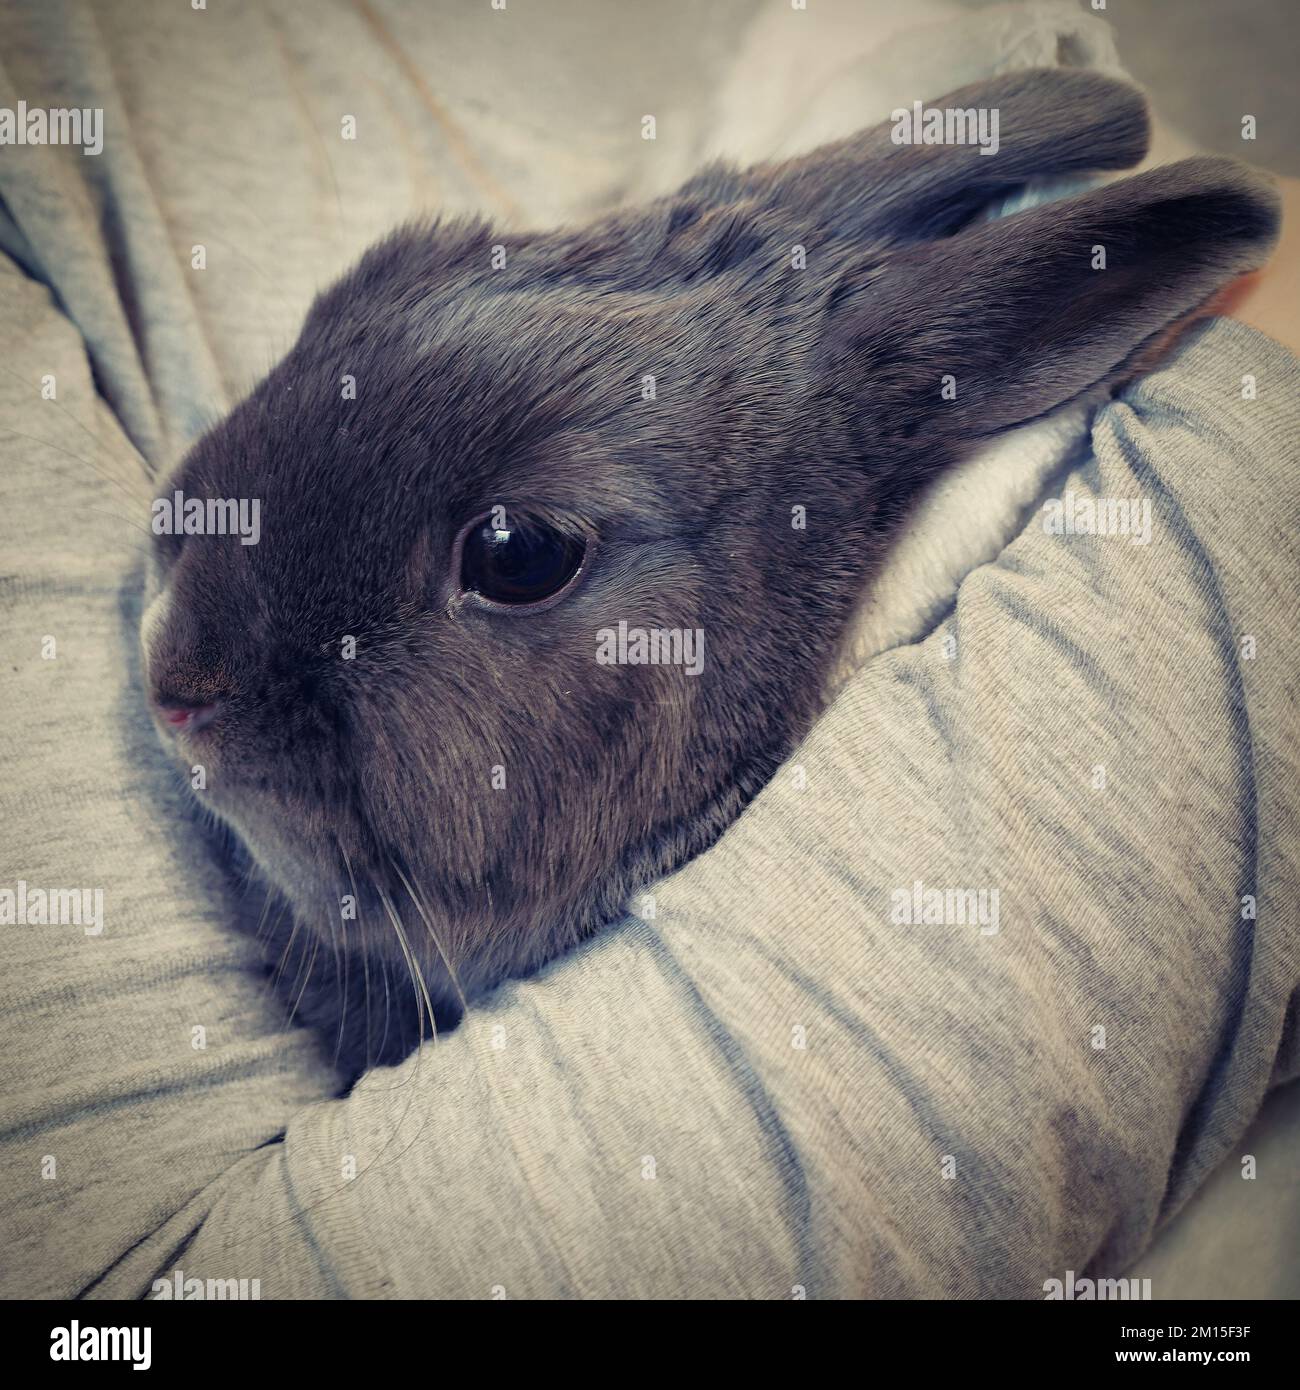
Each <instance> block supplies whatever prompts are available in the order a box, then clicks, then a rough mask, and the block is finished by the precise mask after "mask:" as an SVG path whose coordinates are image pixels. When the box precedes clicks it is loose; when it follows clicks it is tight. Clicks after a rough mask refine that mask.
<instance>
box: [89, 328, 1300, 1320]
mask: <svg viewBox="0 0 1300 1390" xmlns="http://www.w3.org/2000/svg"><path fill="white" fill-rule="evenodd" d="M1297 384H1298V372H1297V363H1296V361H1295V359H1294V358H1293V357H1291V355H1290V354H1289V353H1287V352H1286V351H1285V350H1284V349H1283V348H1281V347H1280V346H1279V345H1278V344H1277V343H1275V342H1273V341H1271V340H1269V339H1267V338H1265V337H1263V336H1262V335H1260V334H1258V333H1256V332H1254V331H1253V330H1250V329H1248V328H1245V327H1243V326H1241V325H1239V324H1237V323H1234V322H1231V321H1226V320H1212V321H1210V322H1209V323H1207V324H1205V325H1203V326H1202V327H1200V328H1198V329H1197V330H1196V331H1195V332H1194V333H1193V334H1192V335H1191V336H1190V337H1189V339H1188V340H1186V341H1185V343H1184V344H1183V346H1182V347H1181V349H1180V350H1179V351H1178V353H1177V354H1176V356H1175V358H1174V359H1173V360H1171V361H1170V362H1169V363H1168V364H1167V365H1166V366H1165V367H1164V368H1163V369H1162V370H1160V371H1158V372H1157V373H1155V374H1154V375H1152V376H1150V377H1148V378H1147V379H1145V380H1143V381H1141V382H1139V383H1138V384H1136V385H1135V386H1134V387H1132V388H1131V389H1130V390H1129V391H1128V392H1127V394H1126V395H1125V396H1124V398H1123V399H1121V400H1118V401H1116V402H1114V403H1113V404H1111V405H1110V406H1108V407H1107V408H1105V409H1103V410H1102V411H1101V412H1100V414H1099V416H1098V418H1097V420H1096V422H1095V427H1094V431H1093V454H1092V457H1090V458H1088V459H1087V460H1086V461H1085V462H1083V463H1081V464H1080V465H1079V466H1078V467H1077V468H1075V469H1074V470H1073V471H1071V472H1069V473H1068V475H1067V476H1064V477H1062V478H1061V479H1060V480H1059V484H1060V485H1059V489H1058V490H1057V493H1056V498H1057V499H1058V500H1059V502H1060V506H1059V508H1058V507H1056V506H1045V507H1044V508H1043V510H1041V511H1039V512H1036V513H1035V514H1034V515H1033V516H1032V517H1031V518H1030V521H1029V523H1028V525H1027V526H1026V528H1025V530H1024V532H1023V534H1022V535H1021V536H1020V537H1019V538H1018V539H1017V540H1016V541H1015V542H1014V544H1012V545H1011V546H1010V547H1009V548H1008V549H1007V550H1006V551H1005V552H1004V554H1003V555H1002V556H1001V557H1000V558H999V559H998V561H997V562H996V563H994V564H991V565H988V566H985V567H983V568H981V569H980V570H977V571H976V572H975V573H973V574H972V575H971V576H970V577H969V578H968V579H967V581H966V582H965V583H964V585H963V586H962V588H961V591H960V594H959V597H958V600H957V603H956V606H955V608H954V610H953V612H952V613H951V614H950V615H949V617H948V618H947V619H946V621H944V622H943V623H942V624H941V625H940V626H939V627H938V628H937V629H936V630H935V631H934V632H933V633H932V634H931V635H930V636H929V637H928V638H927V639H926V640H925V641H923V642H921V643H919V644H917V645H915V646H910V647H907V648H902V649H898V650H895V651H892V652H889V653H887V654H885V655H884V656H883V657H881V658H879V659H877V660H876V661H875V662H873V663H872V664H871V665H870V666H869V667H868V668H867V669H865V670H864V671H863V672H862V673H861V674H860V676H859V677H858V678H857V679H856V680H855V681H854V682H853V683H852V685H851V686H850V687H849V688H848V689H847V690H846V691H845V692H844V693H843V695H842V697H841V698H840V699H839V701H838V702H837V704H836V705H835V706H834V707H833V709H832V710H831V711H829V713H828V714H827V715H826V716H825V717H824V718H823V719H822V720H821V722H820V723H819V725H818V726H817V728H816V729H815V731H814V732H813V734H812V736H811V737H810V738H809V739H808V741H807V744H806V745H805V746H804V747H803V748H802V749H801V750H800V751H799V752H798V753H797V754H796V756H795V757H794V759H793V760H792V761H791V763H790V764H789V765H788V766H787V767H786V768H785V769H784V770H783V771H782V773H781V774H780V775H779V777H778V778H777V779H776V781H775V782H774V783H773V784H772V785H771V786H770V787H769V788H768V789H767V790H766V791H765V792H764V794H763V795H762V796H760V798H759V799H758V801H757V802H756V803H755V804H754V806H753V807H752V808H751V810H750V811H749V812H748V813H747V814H746V815H745V816H744V818H743V819H742V820H741V822H740V823H739V824H738V825H737V826H736V827H735V828H734V829H733V830H732V832H731V833H730V834H729V835H727V836H726V838H725V839H724V840H723V842H722V843H721V844H720V845H719V846H717V847H716V848H715V849H714V850H713V851H712V852H711V853H709V854H707V855H705V856H704V857H703V858H701V859H700V860H698V861H697V862H696V863H694V864H692V865H690V866H689V867H687V868H686V869H685V870H683V871H682V872H680V873H678V874H677V875H676V876H675V877H673V878H672V879H670V880H669V881H667V882H665V883H663V884H662V885H660V887H659V888H658V890H657V891H656V892H655V894H654V895H653V919H652V920H650V919H648V918H649V913H648V911H647V913H646V916H645V917H644V918H641V919H635V920H629V921H626V922H624V923H623V924H622V925H621V926H619V927H618V928H616V929H614V930H611V931H609V932H607V933H606V934H605V935H604V936H602V937H600V938H599V939H597V940H595V941H593V942H591V943H590V944H589V945H588V946H587V947H586V948H585V949H583V950H580V951H578V952H576V953H574V954H573V955H572V956H570V957H569V958H568V959H565V960H563V961H561V962H559V963H557V964H556V965H555V966H553V967H552V968H551V969H549V970H548V971H546V972H545V973H544V974H543V975H542V976H541V977H539V978H537V979H534V980H532V981H529V982H527V983H522V984H517V985H513V986H511V987H509V988H507V989H505V990H503V991H501V992H500V993H499V995H498V996H497V997H496V998H494V999H493V1000H491V1001H490V1002H489V1003H488V1004H486V1005H485V1006H484V1007H482V1008H480V1009H477V1010H476V1011H475V1012H474V1013H473V1014H472V1015H471V1017H470V1018H469V1019H468V1020H467V1022H466V1023H465V1025H464V1026H463V1027H462V1028H460V1029H459V1030H458V1031H457V1032H456V1033H454V1034H453V1035H451V1036H449V1037H447V1038H445V1039H443V1040H442V1041H440V1042H438V1043H437V1044H436V1046H432V1047H429V1048H427V1049H426V1050H425V1051H424V1053H423V1054H422V1055H420V1056H418V1057H415V1058H412V1059H411V1060H409V1061H408V1062H407V1063H405V1064H404V1065H403V1066H401V1067H398V1068H396V1069H392V1070H386V1071H379V1072H374V1073H371V1074H370V1075H369V1076H367V1077H366V1078H365V1079H364V1080H363V1081H362V1083H361V1084H360V1085H359V1086H358V1087H357V1089H356V1091H355V1092H354V1093H353V1094H352V1096H351V1097H350V1098H348V1099H346V1100H343V1101H337V1102H332V1103H329V1104H323V1105H317V1106H313V1107H311V1108H309V1109H307V1110H305V1111H303V1112H300V1113H299V1114H298V1115H296V1116H295V1117H294V1118H293V1119H292V1121H291V1122H290V1123H289V1125H288V1128H287V1131H286V1133H285V1135H284V1137H283V1138H282V1139H280V1140H278V1141H276V1142H275V1143H272V1144H270V1145H268V1146H266V1147H265V1148H263V1149H260V1150H258V1151H257V1152H256V1153H254V1154H251V1155H249V1156H248V1157H246V1158H245V1159H243V1160H242V1161H240V1162H239V1163H237V1164H235V1165H234V1166H233V1167H232V1168H231V1169H230V1170H229V1171H227V1172H225V1173H224V1174H223V1175H222V1176H221V1177H220V1178H219V1179H218V1180H217V1181H216V1182H215V1183H213V1184H212V1185H210V1187H209V1188H207V1189H205V1191H204V1192H202V1193H200V1194H199V1195H198V1196H196V1198H195V1199H194V1201H193V1202H192V1203H191V1204H190V1206H189V1207H188V1208H187V1209H186V1211H185V1212H184V1213H183V1214H182V1215H181V1216H180V1217H178V1218H176V1219H175V1220H174V1221H173V1222H172V1223H171V1225H170V1227H169V1228H168V1235H167V1238H166V1239H163V1238H162V1237H161V1235H160V1234H157V1233H155V1234H154V1235H151V1236H148V1237H146V1238H145V1239H144V1240H143V1241H142V1243H141V1246H140V1247H139V1248H138V1249H137V1250H136V1251H135V1252H133V1254H132V1255H131V1256H130V1257H128V1259H127V1260H125V1261H124V1262H123V1264H122V1265H121V1267H120V1268H119V1269H117V1270H115V1271H114V1272H113V1273H112V1275H110V1276H109V1277H108V1278H106V1280H105V1281H104V1285H103V1288H104V1290H105V1291H113V1292H118V1293H139V1292H141V1291H142V1290H144V1289H146V1288H147V1287H148V1283H149V1280H150V1279H152V1278H153V1277H155V1276H156V1275H158V1274H160V1273H167V1272H168V1271H169V1270H170V1269H171V1267H172V1263H173V1262H178V1263H179V1264H180V1265H183V1267H184V1272H185V1274H186V1275H187V1276H189V1275H194V1276H198V1277H211V1276H224V1277H243V1278H252V1277H258V1278H260V1279H261V1280H262V1284H261V1287H262V1291H263V1295H264V1296H268V1297H269V1296H287V1295H308V1294H329V1293H346V1294H351V1295H357V1296H374V1295H381V1294H394V1295H399V1296H450V1297H483V1298H488V1297H493V1296H497V1297H500V1296H505V1297H525V1296H530V1295H550V1296H560V1295H572V1296H623V1297H639V1296H676V1295H695V1296H728V1295H745V1296H758V1297H791V1296H795V1297H797V1296H799V1295H800V1294H801V1293H804V1294H806V1295H807V1296H809V1297H820V1296H837V1295H841V1296H842V1295H862V1294H867V1295H876V1296H907V1295H913V1296H917V1295H919V1296H977V1295H978V1296H985V1297H989V1296H992V1297H998V1296H1004V1297H1005V1296H1031V1297H1032V1296H1038V1297H1041V1296H1042V1290H1043V1287H1044V1284H1045V1282H1046V1281H1048V1280H1050V1279H1053V1278H1064V1277H1065V1276H1066V1271H1067V1270H1074V1271H1075V1272H1076V1273H1078V1274H1082V1273H1084V1272H1087V1273H1090V1274H1094V1275H1103V1276H1106V1275H1116V1274H1118V1273H1120V1272H1122V1270H1123V1269H1124V1268H1125V1267H1126V1266H1127V1265H1128V1264H1129V1262H1131V1261H1132V1260H1133V1258H1134V1257H1135V1256H1137V1255H1138V1254H1139V1253H1140V1252H1141V1251H1142V1250H1143V1249H1144V1248H1145V1246H1146V1245H1147V1244H1148V1242H1149V1241H1150V1239H1151V1236H1152V1234H1153V1232H1154V1231H1155V1230H1156V1229H1157V1227H1158V1226H1159V1225H1160V1223H1161V1222H1162V1221H1164V1220H1165V1219H1167V1218H1168V1217H1169V1216H1170V1215H1171V1214H1172V1213H1174V1212H1176V1211H1177V1210H1178V1209H1179V1208H1180V1206H1181V1205H1182V1204H1183V1203H1184V1202H1185V1201H1186V1199H1187V1197H1188V1196H1189V1195H1190V1193H1191V1192H1192V1191H1193V1190H1194V1189H1195V1188H1196V1187H1197V1185H1198V1184H1199V1183H1200V1182H1201V1181H1202V1180H1203V1178H1204V1177H1205V1175H1206V1174H1207V1173H1208V1171H1209V1170H1210V1169H1211V1167H1212V1166H1214V1165H1215V1164H1217V1163H1219V1162H1220V1161H1221V1160H1222V1159H1223V1158H1224V1157H1225V1155H1228V1154H1230V1153H1232V1152H1233V1146H1234V1145H1235V1144H1236V1143H1237V1141H1238V1139H1239V1138H1240V1136H1241V1134H1242V1132H1243V1130H1244V1128H1245V1126H1246V1125H1247V1124H1248V1122H1249V1121H1250V1119H1251V1118H1252V1116H1253V1115H1254V1113H1255V1112H1256V1110H1257V1108H1258V1106H1259V1104H1260V1102H1261V1099H1262V1098H1263V1096H1264V1094H1265V1092H1266V1091H1267V1089H1268V1088H1269V1086H1270V1084H1271V1083H1272V1082H1275V1081H1278V1080H1280V1079H1283V1078H1285V1077H1288V1076H1291V1075H1294V1074H1295V1072H1296V1068H1297V1062H1296V1053H1295V1032H1294V1028H1293V1027H1288V1020H1292V1021H1293V1018H1294V1014H1293V1008H1294V1000H1295V997H1296V989H1297V974H1298V972H1297V940H1296V929H1297V923H1296V906H1295V905H1296V902H1297V887H1298V877H1297V862H1296V858H1297V837H1296V829H1295V828H1296V824H1297V804H1296V802H1297V796H1298V794H1300V790H1298V789H1300V777H1297V759H1298V750H1297V702H1296V699H1297V667H1298V664H1300V659H1298V657H1297V653H1296V648H1295V643H1294V618H1295V599H1294V595H1295V579H1296V550H1297V535H1298V534H1300V532H1298V528H1297V521H1298V520H1300V517H1298V516H1297V511H1298V510H1300V509H1298V506H1297V501H1298V493H1300V481H1298V477H1300V475H1298V474H1297V468H1296V463H1297V437H1298V431H1297V424H1298V423H1300V418H1298V411H1297V392H1296V387H1297ZM1044 500H1045V502H1046V501H1047V499H1044ZM1120 502H1124V503H1127V504H1130V505H1129V509H1128V511H1127V512H1125V511H1124V510H1123V509H1121V508H1120V507H1119V506H1118V504H1119V503H1120ZM1146 504H1149V510H1148V509H1147V506H1146ZM1089 515H1091V516H1092V518H1093V521H1092V523H1091V526H1092V530H1091V532H1090V531H1089V529H1088V526H1089V524H1090V523H1089V522H1088V521H1087V518H1088V517H1089ZM1125 515H1127V516H1128V518H1129V520H1130V521H1131V522H1132V524H1131V525H1129V526H1127V529H1122V528H1123V525H1124V523H1123V522H1122V520H1121V518H1123V517H1124V516H1125ZM1107 517H1109V518H1113V519H1114V524H1113V526H1111V527H1110V529H1109V530H1108V529H1107V525H1108V523H1107V522H1106V521H1105V518H1107ZM1066 518H1068V520H1067V519H1066ZM1144 518H1145V520H1144ZM1058 523H1059V526H1058ZM1071 532H1072V533H1071ZM174 1103H176V1104H180V1103H182V1102H181V1100H180V1099H179V1098H178V1099H177V1100H176V1101H175V1102H174ZM123 1161H124V1162H126V1163H131V1162H134V1163H135V1164H136V1165H137V1166H138V1168H139V1171H140V1179H141V1180H142V1181H143V1180H147V1179H146V1176H145V1175H146V1172H147V1167H148V1163H149V1161H150V1160H149V1156H148V1155H141V1156H139V1157H137V1158H136V1159H134V1160H132V1159H131V1158H130V1157H124V1159H123ZM182 1239H184V1240H185V1241H187V1242H188V1244H186V1245H185V1247H184V1249H183V1254H182V1255H181V1256H180V1257H179V1259H178V1260H177V1261H173V1255H174V1252H175V1250H176V1249H177V1248H179V1247H180V1245H181V1241H182Z"/></svg>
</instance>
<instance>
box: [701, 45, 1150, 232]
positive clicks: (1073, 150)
mask: <svg viewBox="0 0 1300 1390" xmlns="http://www.w3.org/2000/svg"><path fill="white" fill-rule="evenodd" d="M918 106H919V107H921V110H920V111H919V112H918V110H917V107H918ZM1149 140H1150V121H1149V118H1148V115H1147V108H1146V102H1145V100H1144V98H1143V96H1142V94H1141V93H1140V92H1139V91H1138V90H1137V89H1136V88H1135V87H1132V86H1130V85H1129V84H1128V83H1126V82H1120V81H1117V80H1116V79H1114V78H1111V77H1105V76H1103V75H1102V74H1101V73H1096V72H1087V71H1081V70H1072V69H1068V68H1031V69H1028V70H1026V71H1023V72H1016V73H1008V74H1006V75H1005V76H1002V77H996V78H993V79H991V80H990V81H987V82H979V83H976V84H974V85H973V86H969V87H963V88H961V89H960V90H958V91H955V92H950V93H949V94H948V95H947V96H946V97H941V98H939V99H938V100H937V101H927V102H925V103H923V104H922V103H916V104H914V106H913V107H911V108H900V109H899V111H897V112H896V113H894V117H893V118H891V119H890V120H889V121H885V122H883V123H882V124H881V125H878V126H876V127H874V128H873V129H870V130H865V131H862V132H860V133H859V134H857V135H853V136H851V137H849V138H848V139H847V140H841V141H839V142H838V143H836V144H832V145H826V146H824V147H823V148H821V149H819V150H814V151H813V152H812V153H811V154H809V155H806V156H804V157H803V158H800V159H794V160H791V161H789V162H788V163H785V164H777V165H760V166H758V167H757V168H755V169H752V170H750V171H748V173H747V174H744V175H740V176H739V179H740V186H738V187H735V188H733V189H730V190H728V192H729V193H730V194H731V196H745V197H749V198H755V199H758V200H760V201H763V202H767V203H769V204H771V203H776V204H779V205H781V206H784V207H785V208H787V209H789V210H791V211H793V212H795V213H796V214H797V215H798V216H799V217H801V218H806V219H808V221H809V223H810V224H811V226H813V227H816V228H819V229H821V230H823V231H825V232H826V233H828V234H829V235H833V236H838V237H845V238H849V239H858V240H860V241H863V242H866V241H868V240H881V241H884V242H897V241H916V240H922V239H925V238H928V237H935V236H943V235H947V234H949V233H950V232H952V231H954V230H956V229H957V228H959V227H961V226H962V225H964V224H965V223H966V222H967V221H969V220H970V218H971V217H972V216H974V214H975V213H977V212H978V211H979V210H980V209H981V208H983V207H985V206H987V204H988V203H989V202H990V201H991V200H992V199H994V198H996V197H999V196H1002V195H1004V194H1006V193H1008V192H1010V191H1012V190H1014V189H1016V188H1019V187H1021V186H1022V185H1024V184H1025V183H1026V182H1028V181H1029V180H1030V179H1034V178H1043V177H1061V176H1065V175H1069V174H1075V173H1085V172H1087V171H1090V170H1096V169H1126V168H1128V167H1130V166H1131V165H1134V164H1136V163H1138V161H1139V160H1140V159H1141V158H1142V156H1143V155H1144V154H1145V153H1146V150H1147V145H1148V143H1149Z"/></svg>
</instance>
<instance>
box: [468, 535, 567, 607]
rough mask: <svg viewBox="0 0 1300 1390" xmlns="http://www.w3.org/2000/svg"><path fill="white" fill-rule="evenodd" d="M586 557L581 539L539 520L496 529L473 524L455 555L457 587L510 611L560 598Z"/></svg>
mask: <svg viewBox="0 0 1300 1390" xmlns="http://www.w3.org/2000/svg"><path fill="white" fill-rule="evenodd" d="M586 554H587V543H586V541H585V540H584V539H583V538H582V537H581V536H576V535H570V534H567V533H565V532H563V531H559V530H556V529H555V528H554V527H552V526H547V525H544V524H542V523H540V522H534V521H529V522H525V523H519V524H512V525H511V526H509V527H508V528H507V527H497V526H494V525H492V524H491V522H486V521H478V522H475V523H474V524H473V525H472V526H471V527H470V528H469V529H468V530H467V531H466V532H465V538H464V543H463V545H462V547H461V556H460V585H461V588H462V589H464V590H466V591H467V592H469V593H474V594H478V595H479V596H480V597H481V598H484V599H487V600H488V601H489V602H490V603H496V604H502V605H505V606H508V607H511V608H519V607H526V606H528V605H530V604H537V603H542V602H544V601H545V600H546V599H553V598H557V597H559V595H560V594H562V593H563V592H564V591H565V590H566V589H567V588H568V587H569V586H570V585H571V584H572V583H573V582H574V580H576V579H577V577H578V574H579V573H580V572H581V570H582V563H583V560H584V559H585V557H586Z"/></svg>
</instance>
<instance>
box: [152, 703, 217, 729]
mask: <svg viewBox="0 0 1300 1390" xmlns="http://www.w3.org/2000/svg"><path fill="white" fill-rule="evenodd" d="M221 703H222V702H221V701H220V700H210V701H207V702H206V703H202V704H199V703H189V702H186V701H183V700H171V699H159V700H155V701H154V712H155V713H156V715H157V717H158V722H159V723H160V724H161V725H162V726H163V728H164V729H166V730H167V731H168V732H169V733H173V734H193V733H197V732H198V731H199V730H200V729H205V728H207V726H208V725H209V724H211V723H212V721H213V720H214V719H216V717H217V715H218V714H220V712H221Z"/></svg>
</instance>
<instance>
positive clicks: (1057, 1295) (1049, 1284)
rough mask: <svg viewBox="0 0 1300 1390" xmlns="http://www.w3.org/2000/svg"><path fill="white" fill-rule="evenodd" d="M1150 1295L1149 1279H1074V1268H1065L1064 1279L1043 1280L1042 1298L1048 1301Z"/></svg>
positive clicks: (1147, 1296) (1075, 1300) (1079, 1300)
mask: <svg viewBox="0 0 1300 1390" xmlns="http://www.w3.org/2000/svg"><path fill="white" fill-rule="evenodd" d="M1150 1297H1151V1280H1150V1279H1087V1278H1078V1279H1076V1278H1075V1275H1074V1270H1072V1269H1067V1270H1066V1271H1065V1278H1064V1279H1045V1280H1043V1299H1044V1301H1045V1302H1048V1303H1050V1302H1052V1301H1053V1300H1062V1299H1064V1300H1066V1301H1072V1302H1089V1301H1094V1300H1097V1299H1100V1300H1103V1301H1104V1300H1108V1299H1124V1300H1130V1299H1133V1300H1136V1299H1142V1298H1150Z"/></svg>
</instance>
